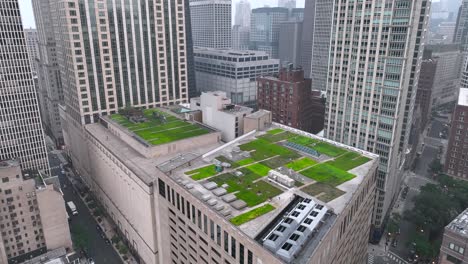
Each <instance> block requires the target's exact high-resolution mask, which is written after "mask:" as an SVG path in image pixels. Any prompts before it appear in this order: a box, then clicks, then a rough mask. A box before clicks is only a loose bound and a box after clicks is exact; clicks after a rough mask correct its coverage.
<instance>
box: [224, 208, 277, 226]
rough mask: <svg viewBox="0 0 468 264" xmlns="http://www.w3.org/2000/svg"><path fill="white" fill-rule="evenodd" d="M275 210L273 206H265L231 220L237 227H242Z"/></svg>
mask: <svg viewBox="0 0 468 264" xmlns="http://www.w3.org/2000/svg"><path fill="white" fill-rule="evenodd" d="M273 210H275V207H274V206H273V205H271V204H265V205H263V206H260V207H258V208H255V209H253V210H250V211H248V212H246V213H243V214H241V215H238V216H236V217H233V218H231V220H229V221H231V223H233V224H234V225H236V226H240V225H242V224H244V223H247V222H249V221H252V220H254V219H255V218H257V217H259V216H262V215H264V214H266V213H269V212H271V211H273Z"/></svg>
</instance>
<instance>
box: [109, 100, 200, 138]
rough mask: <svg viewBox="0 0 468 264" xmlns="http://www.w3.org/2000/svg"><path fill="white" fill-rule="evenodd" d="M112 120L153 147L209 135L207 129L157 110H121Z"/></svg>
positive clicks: (112, 116)
mask: <svg viewBox="0 0 468 264" xmlns="http://www.w3.org/2000/svg"><path fill="white" fill-rule="evenodd" d="M110 118H111V119H112V120H114V121H115V122H117V123H119V124H120V125H121V126H123V127H125V128H127V129H128V130H130V131H132V132H133V133H135V134H136V135H138V136H139V137H141V138H142V139H144V140H145V141H147V142H148V143H150V144H152V145H161V144H165V143H169V142H173V141H177V140H181V139H186V138H191V137H195V136H200V135H204V134H207V133H209V130H208V129H207V128H204V127H202V126H199V125H196V124H192V123H189V122H186V121H184V120H181V119H179V118H177V117H174V116H172V115H170V114H167V113H164V112H162V111H159V110H157V109H146V110H138V109H133V108H130V109H128V108H126V109H121V110H120V113H119V114H113V115H111V116H110Z"/></svg>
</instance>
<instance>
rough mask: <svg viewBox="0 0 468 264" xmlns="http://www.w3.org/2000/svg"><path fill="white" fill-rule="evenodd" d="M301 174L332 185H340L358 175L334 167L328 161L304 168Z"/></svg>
mask: <svg viewBox="0 0 468 264" xmlns="http://www.w3.org/2000/svg"><path fill="white" fill-rule="evenodd" d="M301 174H302V175H304V176H306V177H309V178H311V179H313V180H315V181H317V182H321V183H324V184H328V185H330V186H337V185H340V184H342V183H344V182H347V181H349V180H351V179H353V178H354V177H356V176H355V175H353V174H351V173H349V172H346V171H344V170H341V169H338V168H336V167H333V166H331V165H329V164H327V163H321V164H318V165H316V166H313V167H311V168H308V169H306V170H303V171H301Z"/></svg>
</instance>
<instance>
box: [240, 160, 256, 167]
mask: <svg viewBox="0 0 468 264" xmlns="http://www.w3.org/2000/svg"><path fill="white" fill-rule="evenodd" d="M254 162H255V160H254V159H252V158H246V159H241V160H238V161H237V164H239V165H240V166H245V165H248V164H250V163H254Z"/></svg>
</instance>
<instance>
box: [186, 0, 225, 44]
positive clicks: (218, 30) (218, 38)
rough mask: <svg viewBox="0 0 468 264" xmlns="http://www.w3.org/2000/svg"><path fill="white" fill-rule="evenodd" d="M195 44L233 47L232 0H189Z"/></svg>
mask: <svg viewBox="0 0 468 264" xmlns="http://www.w3.org/2000/svg"><path fill="white" fill-rule="evenodd" d="M189 1H190V16H191V23H192V34H193V45H194V46H196V47H205V48H230V47H231V27H232V25H231V19H232V18H231V12H232V10H231V9H232V7H231V5H232V0H189Z"/></svg>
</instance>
